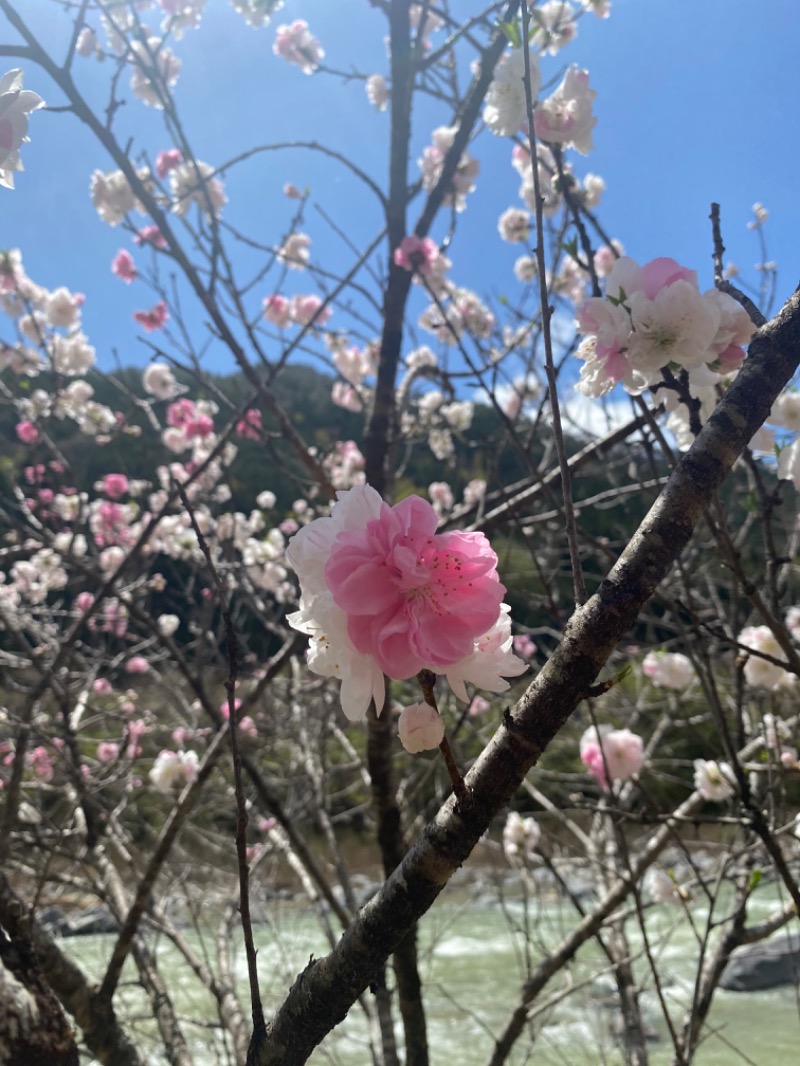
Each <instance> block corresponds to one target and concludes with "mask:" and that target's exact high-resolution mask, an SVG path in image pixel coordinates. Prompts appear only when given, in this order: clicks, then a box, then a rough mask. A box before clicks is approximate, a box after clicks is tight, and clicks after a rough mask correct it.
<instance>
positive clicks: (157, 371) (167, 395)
mask: <svg viewBox="0 0 800 1066" xmlns="http://www.w3.org/2000/svg"><path fill="white" fill-rule="evenodd" d="M142 385H143V386H144V391H145V392H146V393H149V395H150V396H155V398H156V399H157V400H174V399H175V397H176V396H179V395H180V393H182V392H184V391H185V389H184V388H183V386H182V385H179V384H178V382H177V381H176V380H175V375H174V374H173V373H172V370H171V369H170V368H169V367H168V366H167V365H166V364H165V363H150V365H149V366H148V367H146V368H145V370H144V373H143V374H142Z"/></svg>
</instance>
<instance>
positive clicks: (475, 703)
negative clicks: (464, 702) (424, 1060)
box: [468, 696, 492, 718]
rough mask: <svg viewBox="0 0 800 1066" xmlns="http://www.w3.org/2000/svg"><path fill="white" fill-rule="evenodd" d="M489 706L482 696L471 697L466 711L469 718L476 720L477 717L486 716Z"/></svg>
mask: <svg viewBox="0 0 800 1066" xmlns="http://www.w3.org/2000/svg"><path fill="white" fill-rule="evenodd" d="M491 706H492V705H491V703H489V701H488V700H485V699H484V698H483V696H473V697H472V702H471V703H470V705H469V711H468V713H469V716H470V718H476V717H477V716H478V715H481V714H486V712H487V711H488V710H489V709H490V708H491Z"/></svg>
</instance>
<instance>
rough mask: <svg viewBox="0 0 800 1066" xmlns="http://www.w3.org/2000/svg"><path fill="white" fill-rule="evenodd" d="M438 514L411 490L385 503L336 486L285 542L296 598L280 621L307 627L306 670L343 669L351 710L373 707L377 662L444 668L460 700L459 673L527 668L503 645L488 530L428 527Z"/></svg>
mask: <svg viewBox="0 0 800 1066" xmlns="http://www.w3.org/2000/svg"><path fill="white" fill-rule="evenodd" d="M437 524H438V519H437V516H436V512H435V511H434V510H433V508H432V507H431V505H430V504H429V503H426V502H425V501H424V500H422V499H420V498H419V497H417V496H411V497H408V498H407V499H405V500H402V501H401V502H400V503H398V504H396V505H395V506H394V507H390V506H389V505H388V504H386V503H384V502H383V501H382V500H381V498H380V496H379V495H378V493H377V492H375V490H374V489H372V488H370V487H369V486H366V485H362V486H357V487H355V488H353V489H351V490H350V491H349V492H339V493H338V494H337V502H336V503H335V504H334V506H333V510H332V512H331V516H330V517H329V518H319V519H316V520H315V521H314V522H311V523H310V524H309V525H307V526H305V527H303V529H301V530H300V531H299V532H298V533H297V534H296V535H295V536H294V537H293V538H292V540H291V541H290V542H289V545H288V547H287V552H286V555H287V558H288V560H289V563H290V565H291V566H292V567H293V568H294V570H295V572H296V573H297V575H298V577H299V579H300V589H301V600H300V609H299V610H298V611H297V612H295V613H294V614H292V615H289V618H288V621H289V623H290V625H292V626H293V627H294V628H295V629H298V630H300V632H303V633H307V634H308V635H309V636H310V637H311V645H310V649H309V656H308V664H309V667H310V668H311V670H313V671H314V672H315V673H319V674H322V675H323V676H326V677H338V678H340V679H341V680H342V694H341V698H342V707H343V709H344V711H345V713H346V714H347V716H348V717H350V718H353V719H358V718H362V717H363V716H364V714H365V713H366V711H367V707H368V706H369V702H370V700H371V699H374V700H375V705H376V707H377V708H378V709H380V708H382V706H383V701H384V685H383V674H384V672H385V673H386V674H388V676H389V677H393V678H396V679H398V680H401V679H405V678H409V677H413V676H414V675H415V674H417V673H419V671H420V670H423V669H428V670H432V671H433V672H434V673H446V674H447V675H448V680H449V681H450V683H451V685H455V691H456V694H457V695H459V694H461V698H463V699H466V698H467V696H466V689H465V687H464V682H465V681H472V680H473V679H477V681H476V683H478V684H481V683H482V682H485V681H488V684H487V685H484V686H483V687H488V688H489V689H490V690H491V691H502V690H503V689H504V688H506V687H507V685H508V683H507V682H506V681H505V680H504V679H503V677H502V676H498V671H499V670H500V669H503V670H505V671H506V672H507V673H510V674H511V675H512V676H513V675H514V674H515V673H516V672H521V670H522V669H524V664H522V663H521V662H520V661H519V660H517V659H516V658H515V657H514V656H513V655H511V653H510V643H511V637H510V623H509V622H508V618H507V608H505V610H503V606H504V605H502V606H501V601H502V597H503V592H504V587H503V586H502V585H501V584H500V581H499V580H498V577H497V569H496V567H497V557H496V556H495V554H494V552H493V551H492V550H491V548H490V546H489V543H488V541H487V540H486V538H485V537H484V536H483V534H481V533H443V534H437V533H436V526H437ZM506 629H508V636H507V638H506ZM481 641H483V642H484V645H483V646H482V645H481ZM506 642H507V644H508V648H506ZM517 666H519V670H518V669H517ZM492 685H494V686H495V687H494V688H492ZM500 686H502V687H500Z"/></svg>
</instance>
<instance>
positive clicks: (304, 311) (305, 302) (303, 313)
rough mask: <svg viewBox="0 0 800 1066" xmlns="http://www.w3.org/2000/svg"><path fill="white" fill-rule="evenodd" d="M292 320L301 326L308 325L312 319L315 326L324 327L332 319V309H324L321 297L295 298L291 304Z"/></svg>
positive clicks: (312, 295)
mask: <svg viewBox="0 0 800 1066" xmlns="http://www.w3.org/2000/svg"><path fill="white" fill-rule="evenodd" d="M290 312H291V316H292V320H293V321H294V322H297V323H298V324H299V325H301V326H306V325H308V324H309V323H310V322H311V321H312V319H313V322H314V325H315V326H324V325H325V323H326V322H327V321H328V319H329V318H330V317H331V309H330V307H329V306H328V307H322V300H321V299H320V297H319V296H315V295H314V294H311V295H310V296H293V297H292V299H291V302H290Z"/></svg>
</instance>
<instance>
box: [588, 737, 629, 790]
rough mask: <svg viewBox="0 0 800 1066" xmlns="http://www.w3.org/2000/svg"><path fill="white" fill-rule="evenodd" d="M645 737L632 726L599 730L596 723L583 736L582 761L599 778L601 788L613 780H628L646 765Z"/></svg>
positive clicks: (606, 786)
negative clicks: (633, 729) (634, 730)
mask: <svg viewBox="0 0 800 1066" xmlns="http://www.w3.org/2000/svg"><path fill="white" fill-rule="evenodd" d="M642 748H643V745H642V738H641V737H640V736H638V735H637V734H636V733H632V732H631V731H630V729H608V727H607V726H606V727H603V728H601V729H600V730H599V731H598V730H597V729H595V727H594V726H590V728H589V729H587V730H586V732H585V733H584V734H583V736H582V737H581V741H580V756H581V762H582V763H583V764H584V765H585V766H586V767H587V769H588V770H589V772H590V773H592V774H594V776H595V777H596V778H597V781H598V784H599V785H600V787H601V788H608V780H609V778H610V779H611V780H612V781H626V780H627V779H628V778H629V777H633V776H634V774H638V773H639V771H640V770H641V768H642V766H643V765H644V753H643V750H642Z"/></svg>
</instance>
